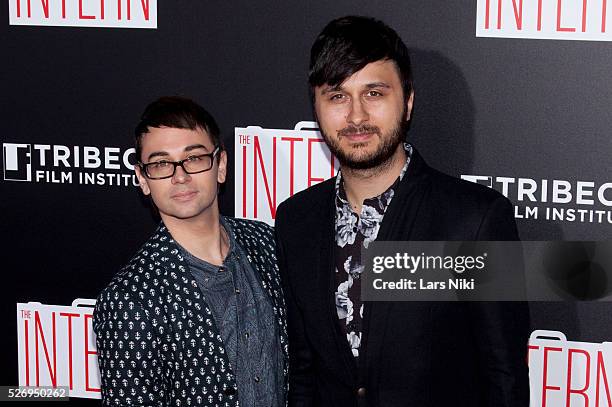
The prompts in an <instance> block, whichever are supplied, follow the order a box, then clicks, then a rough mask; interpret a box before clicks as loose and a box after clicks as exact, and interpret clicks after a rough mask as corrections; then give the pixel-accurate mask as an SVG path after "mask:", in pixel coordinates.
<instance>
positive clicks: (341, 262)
mask: <svg viewBox="0 0 612 407" xmlns="http://www.w3.org/2000/svg"><path fill="white" fill-rule="evenodd" d="M404 149H405V150H406V155H407V159H406V164H405V165H404V168H402V171H401V172H400V175H399V177H398V178H397V180H396V181H395V182H394V183H393V185H391V186H390V187H389V188H388V189H387V190H386V191H385V192H383V193H382V194H380V195H379V196H375V197H373V198H368V199H366V200H364V201H363V204H362V206H361V213H360V214H357V213H355V212H354V211H353V209H352V208H351V204H350V203H349V201H348V199H347V197H346V192H345V190H344V182H343V181H342V172H338V176H337V177H336V220H335V223H336V247H335V251H334V257H335V265H336V273H335V276H336V287H337V288H336V292H335V301H336V312H337V313H338V318H339V320H340V326H341V329H342V333H343V334H344V335H346V339H347V341H348V343H349V346H350V348H351V351H352V352H353V356H354V357H355V358H357V357H359V347H360V345H361V334H362V326H363V325H362V319H363V302H362V301H361V279H360V278H359V277H360V275H361V272H362V271H363V265H362V264H361V247H362V245H363V247H365V248H367V247H368V244H369V243H370V242H372V241H374V240H376V237H377V236H378V230H379V229H380V225H381V223H382V220H383V216H384V215H385V211H386V210H387V208H388V207H389V203H391V199H393V195H394V194H395V189H396V188H397V185H398V184H399V182H400V181H401V180H402V178H403V177H404V174H405V173H406V169H407V168H408V164H409V163H410V157H411V155H412V146H411V145H410V144H408V143H404Z"/></svg>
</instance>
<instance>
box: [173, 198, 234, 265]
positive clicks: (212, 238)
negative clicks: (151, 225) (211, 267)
mask: <svg viewBox="0 0 612 407" xmlns="http://www.w3.org/2000/svg"><path fill="white" fill-rule="evenodd" d="M219 217H220V215H219V209H218V208H215V210H214V211H213V213H206V214H202V215H201V216H199V217H197V218H192V219H178V218H175V217H171V216H164V215H162V220H163V222H164V224H165V225H166V227H167V228H168V231H170V234H171V235H172V238H173V239H174V240H176V241H177V242H178V244H180V245H181V246H182V247H183V248H184V249H185V250H187V251H188V252H189V253H191V254H192V255H193V256H195V257H197V258H199V259H202V260H204V261H206V262H208V263H211V264H216V265H221V264H223V260H224V259H225V256H227V252H228V251H229V237H228V236H227V233H226V232H225V230H224V229H223V227H222V226H221V223H220V219H219Z"/></svg>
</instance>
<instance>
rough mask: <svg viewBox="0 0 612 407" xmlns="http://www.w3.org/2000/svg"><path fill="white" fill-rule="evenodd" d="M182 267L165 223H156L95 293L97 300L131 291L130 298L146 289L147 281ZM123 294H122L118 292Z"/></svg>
mask: <svg viewBox="0 0 612 407" xmlns="http://www.w3.org/2000/svg"><path fill="white" fill-rule="evenodd" d="M183 268H184V264H183V261H182V257H181V255H180V252H179V249H178V246H177V245H176V243H175V242H174V240H173V239H172V236H170V234H169V233H168V231H167V229H166V227H165V226H163V225H160V226H159V227H158V228H157V230H156V231H155V233H154V234H153V235H152V236H151V237H150V238H149V239H148V240H147V241H146V242H145V243H144V244H143V245H142V246H141V247H140V249H138V251H137V252H136V253H135V254H134V256H132V258H131V259H130V260H129V261H128V262H127V264H125V265H124V266H123V267H122V268H121V269H120V270H119V272H117V274H115V275H114V277H113V278H112V279H111V281H110V283H109V284H108V285H107V286H106V288H105V289H104V290H102V292H101V293H100V295H99V296H98V301H103V302H108V301H113V300H117V299H118V296H119V295H120V293H125V294H127V295H132V294H134V298H136V297H137V296H138V295H137V294H141V293H143V292H144V291H146V288H147V286H148V285H149V284H151V281H153V280H155V281H159V280H161V278H165V275H166V274H167V273H169V272H170V273H172V271H173V270H176V271H177V273H175V274H174V275H175V277H176V278H178V276H179V275H180V274H181V273H178V271H181V269H183ZM121 295H123V294H121Z"/></svg>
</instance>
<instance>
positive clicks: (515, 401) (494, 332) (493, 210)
mask: <svg viewBox="0 0 612 407" xmlns="http://www.w3.org/2000/svg"><path fill="white" fill-rule="evenodd" d="M475 240H491V241H496V240H519V237H518V233H517V228H516V223H515V221H514V216H513V211H512V205H511V203H510V201H508V200H507V199H506V198H503V197H501V196H500V197H499V198H498V199H496V200H495V201H493V202H492V204H491V205H490V207H489V209H488V211H487V213H486V214H485V216H484V218H483V220H482V223H481V225H480V228H479V230H478V235H477V237H476V239H475ZM517 278H521V276H520V275H517ZM469 306H470V309H471V311H472V322H473V330H474V338H475V340H476V344H477V346H478V349H479V350H480V352H479V355H480V358H479V361H478V362H479V365H480V371H481V381H482V383H483V384H485V385H486V391H483V397H482V405H483V406H487V407H493V406H495V407H498V406H499V407H501V406H504V407H506V406H507V407H527V406H528V405H529V372H528V368H527V362H526V355H527V344H528V340H529V307H528V305H527V303H525V302H472V303H470V304H469ZM483 390H484V389H483Z"/></svg>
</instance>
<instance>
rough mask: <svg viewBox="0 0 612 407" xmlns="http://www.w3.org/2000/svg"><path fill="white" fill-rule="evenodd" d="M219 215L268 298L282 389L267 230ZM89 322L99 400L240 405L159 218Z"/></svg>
mask: <svg viewBox="0 0 612 407" xmlns="http://www.w3.org/2000/svg"><path fill="white" fill-rule="evenodd" d="M225 219H226V221H227V223H228V224H229V225H230V226H231V227H232V229H233V230H234V235H235V237H236V241H237V242H238V244H239V245H240V246H241V247H242V248H243V250H244V251H245V253H246V255H247V258H248V259H249V262H250V263H251V265H252V266H253V269H254V270H255V271H256V272H258V273H259V275H260V276H261V280H262V286H263V288H264V290H265V291H266V292H267V293H268V294H269V295H270V298H271V299H272V305H273V309H274V314H275V316H276V321H277V323H278V327H279V332H280V344H281V348H282V351H283V357H284V369H283V371H284V375H285V386H284V387H285V389H284V390H285V394H286V390H287V373H288V347H287V325H286V311H285V303H284V299H283V293H282V289H281V284H280V280H279V275H278V266H277V263H276V254H275V248H274V232H273V229H272V228H271V227H270V226H268V225H266V224H264V223H261V222H254V221H248V220H244V219H233V218H225ZM93 324H94V331H95V333H96V336H97V338H96V341H97V347H98V360H99V365H100V373H101V374H100V378H101V382H102V402H103V404H104V405H138V406H143V405H145V406H170V405H173V406H193V405H206V406H237V405H238V397H237V395H236V392H237V386H236V376H235V373H234V372H233V371H232V369H231V368H230V366H229V360H228V357H227V354H226V352H225V349H224V347H223V342H222V339H221V335H220V333H219V329H218V328H217V326H216V324H215V321H214V318H213V314H212V312H211V310H210V309H209V307H208V305H207V304H206V301H205V299H204V298H203V296H202V293H201V291H200V289H199V287H198V285H197V284H196V282H195V280H194V279H193V277H192V276H191V274H190V271H189V266H188V265H187V262H186V260H185V259H184V258H183V257H182V256H181V255H180V252H179V248H178V247H177V245H176V243H175V241H174V240H173V239H172V236H171V235H170V233H169V232H168V229H167V228H166V227H165V226H164V225H163V223H162V224H160V226H159V227H158V229H157V231H156V232H155V234H154V235H153V236H152V237H151V238H150V239H149V240H148V241H147V242H146V243H145V244H144V245H143V246H142V248H141V249H140V250H139V251H138V252H137V254H136V255H135V256H134V257H133V258H132V259H131V260H130V262H129V263H128V264H127V265H126V266H125V267H124V268H123V269H122V270H121V271H120V272H119V273H118V274H117V275H116V276H115V277H114V278H113V279H112V281H111V283H110V284H109V285H108V287H106V288H105V289H104V290H103V291H102V293H100V295H99V296H98V300H97V303H96V308H95V311H94V320H93ZM283 397H284V396H283Z"/></svg>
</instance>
